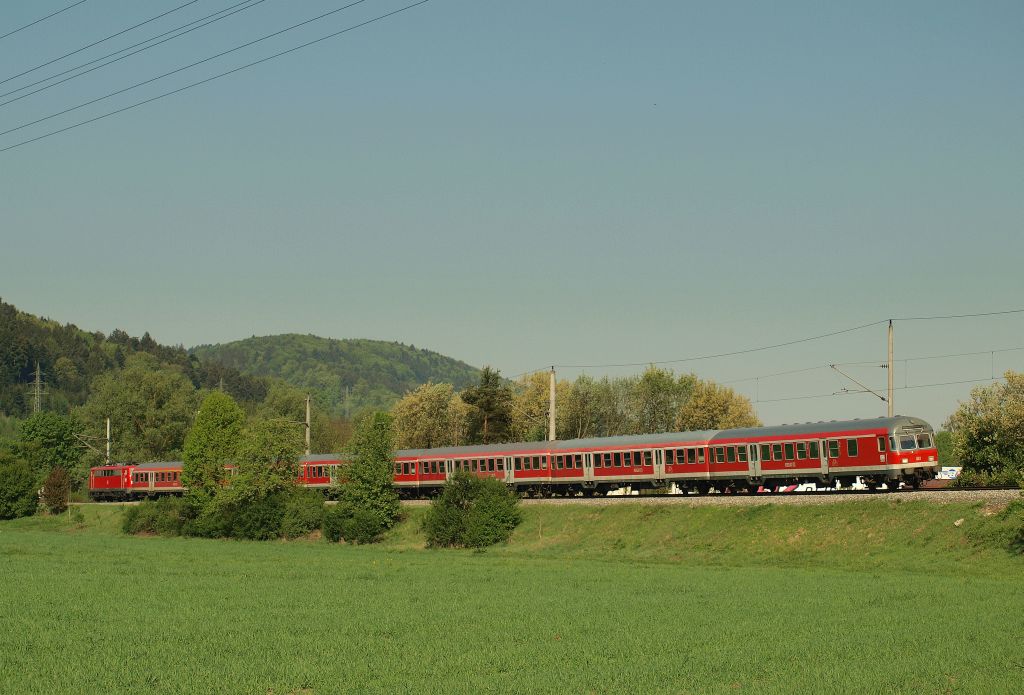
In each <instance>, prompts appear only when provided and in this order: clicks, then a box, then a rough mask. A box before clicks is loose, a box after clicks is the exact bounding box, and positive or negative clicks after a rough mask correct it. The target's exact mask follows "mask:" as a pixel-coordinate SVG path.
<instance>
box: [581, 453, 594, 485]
mask: <svg viewBox="0 0 1024 695" xmlns="http://www.w3.org/2000/svg"><path fill="white" fill-rule="evenodd" d="M583 480H584V481H587V482H592V481H593V480H594V455H593V454H583Z"/></svg>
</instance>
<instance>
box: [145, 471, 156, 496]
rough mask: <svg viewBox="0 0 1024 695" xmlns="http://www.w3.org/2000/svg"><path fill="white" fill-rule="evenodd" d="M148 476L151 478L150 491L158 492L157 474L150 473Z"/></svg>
mask: <svg viewBox="0 0 1024 695" xmlns="http://www.w3.org/2000/svg"><path fill="white" fill-rule="evenodd" d="M146 476H147V477H148V478H149V491H150V492H153V491H154V490H156V473H154V472H153V471H149V472H148V473H146Z"/></svg>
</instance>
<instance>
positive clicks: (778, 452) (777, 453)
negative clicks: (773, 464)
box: [772, 444, 782, 461]
mask: <svg viewBox="0 0 1024 695" xmlns="http://www.w3.org/2000/svg"><path fill="white" fill-rule="evenodd" d="M772 460H773V461H781V460H782V445H781V444H772Z"/></svg>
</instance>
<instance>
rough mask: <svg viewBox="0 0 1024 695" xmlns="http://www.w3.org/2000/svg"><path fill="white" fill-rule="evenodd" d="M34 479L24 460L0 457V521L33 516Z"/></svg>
mask: <svg viewBox="0 0 1024 695" xmlns="http://www.w3.org/2000/svg"><path fill="white" fill-rule="evenodd" d="M37 480H38V478H36V476H35V474H34V473H33V472H32V468H31V467H30V466H29V465H28V463H27V462H26V461H25V460H24V459H20V458H14V457H12V456H9V455H4V456H2V457H0V519H16V518H18V517H20V516H31V515H32V514H35V512H36V507H37V506H38V505H39V500H38V498H37V497H36V481H37Z"/></svg>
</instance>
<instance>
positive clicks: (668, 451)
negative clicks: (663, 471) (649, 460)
mask: <svg viewBox="0 0 1024 695" xmlns="http://www.w3.org/2000/svg"><path fill="white" fill-rule="evenodd" d="M673 454H675V452H674V451H673V450H672V449H665V451H664V452H663V454H662V457H663V458H664V459H665V465H666V466H671V465H673V458H672V456H673Z"/></svg>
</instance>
